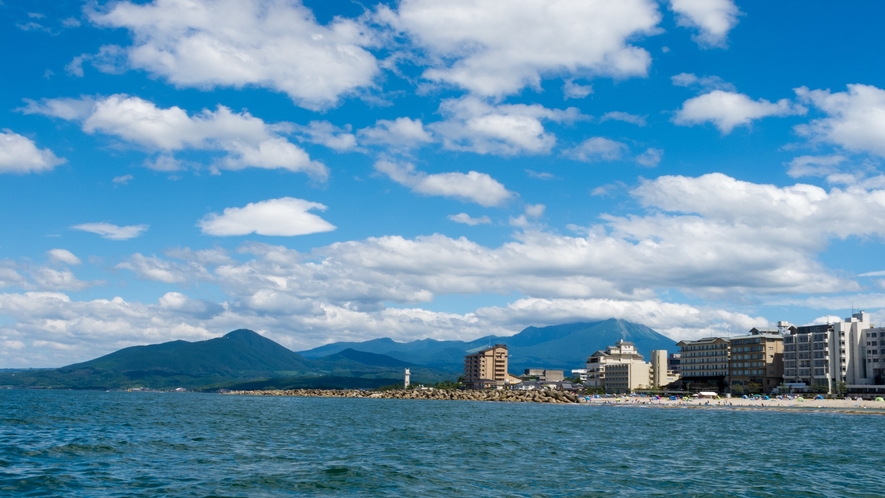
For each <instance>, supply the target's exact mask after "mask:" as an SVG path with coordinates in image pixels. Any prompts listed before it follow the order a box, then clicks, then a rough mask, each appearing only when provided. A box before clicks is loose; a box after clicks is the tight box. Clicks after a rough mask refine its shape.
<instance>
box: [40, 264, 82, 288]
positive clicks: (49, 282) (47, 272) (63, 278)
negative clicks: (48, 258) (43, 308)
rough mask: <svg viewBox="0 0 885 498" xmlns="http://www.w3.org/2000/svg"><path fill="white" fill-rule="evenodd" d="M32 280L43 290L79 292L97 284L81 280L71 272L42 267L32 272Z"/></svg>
mask: <svg viewBox="0 0 885 498" xmlns="http://www.w3.org/2000/svg"><path fill="white" fill-rule="evenodd" d="M30 275H31V278H32V279H34V283H35V284H36V285H37V287H38V288H40V289H43V290H53V291H56V290H71V291H78V290H81V289H85V288H86V287H89V286H92V285H95V284H96V283H97V282H84V281H82V280H79V279H78V278H77V277H76V276H75V275H74V273H73V272H72V271H71V270H68V269H63V270H56V269H53V268H46V267H41V268H37V269H35V270H32V271H31V272H30Z"/></svg>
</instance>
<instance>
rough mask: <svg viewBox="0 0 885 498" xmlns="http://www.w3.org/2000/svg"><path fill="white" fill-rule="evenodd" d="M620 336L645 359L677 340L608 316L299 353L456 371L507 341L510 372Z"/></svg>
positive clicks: (575, 361) (570, 364)
mask: <svg viewBox="0 0 885 498" xmlns="http://www.w3.org/2000/svg"><path fill="white" fill-rule="evenodd" d="M621 339H624V340H626V341H630V342H633V343H634V344H635V345H636V348H637V350H638V351H639V352H640V353H641V354H642V355H643V356H645V358H646V359H649V358H650V355H651V351H652V350H653V349H666V350H667V351H670V352H675V351H676V342H675V341H673V340H672V339H670V338H668V337H666V336H664V335H662V334H660V333H658V332H656V331H654V330H653V329H651V328H649V327H646V326H645V325H640V324H637V323H632V322H628V321H626V320H617V319H609V320H603V321H599V322H581V323H568V324H563V325H551V326H549V327H528V328H526V329H524V330H523V331H522V332H520V333H518V334H516V335H513V336H510V337H499V336H486V337H481V338H479V339H476V340H475V341H469V342H465V341H437V340H433V339H423V340H420V341H412V342H405V343H401V342H395V341H393V340H391V339H387V338H384V339H374V340H371V341H365V342H336V343H332V344H326V345H325V346H320V347H318V348H315V349H311V350H308V351H301V352H300V353H299V354H301V355H302V356H304V357H305V358H319V357H323V356H328V355H330V354H335V353H340V352H342V351H344V350H347V349H352V350H355V351H363V352H366V353H375V354H382V355H385V356H389V357H391V358H395V359H397V360H401V361H406V362H410V363H414V364H420V365H424V366H426V367H430V368H435V369H439V370H445V371H449V372H460V371H462V370H463V368H464V355H465V354H467V352H468V351H472V350H474V349H477V348H481V347H484V346H488V345H489V344H501V343H502V344H506V345H507V349H508V350H509V353H510V371H511V372H514V373H518V372H520V371H521V370H523V369H525V368H561V369H565V370H570V369H572V368H582V367H583V366H584V364H585V363H586V361H587V357H588V356H590V355H591V354H593V353H594V352H596V351H598V350H600V349H605V348H606V347H608V346H611V345H614V344H615V343H616V342H618V341H619V340H621Z"/></svg>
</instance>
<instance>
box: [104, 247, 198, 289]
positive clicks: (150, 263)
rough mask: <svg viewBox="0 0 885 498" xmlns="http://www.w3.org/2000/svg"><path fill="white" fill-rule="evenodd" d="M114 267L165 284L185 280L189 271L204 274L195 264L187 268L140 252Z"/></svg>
mask: <svg viewBox="0 0 885 498" xmlns="http://www.w3.org/2000/svg"><path fill="white" fill-rule="evenodd" d="M116 268H120V269H124V270H129V271H131V272H133V273H135V274H136V275H138V276H139V277H140V278H143V279H146V280H156V281H157V282H163V283H167V284H172V283H181V282H185V281H187V280H188V278H189V276H190V275H189V274H190V273H193V274H195V275H198V276H200V275H204V274H205V272H203V271H201V268H200V267H199V266H196V265H191V267H190V268H188V267H187V266H186V265H185V266H181V265H176V264H173V263H170V262H168V261H164V260H162V259H160V258H158V257H156V256H144V255H142V254H140V253H135V254H133V255H132V256H130V257H129V258H128V259H127V260H126V261H123V262H122V263H119V264H118V265H117V266H116ZM189 270H190V271H189ZM195 279H196V278H195Z"/></svg>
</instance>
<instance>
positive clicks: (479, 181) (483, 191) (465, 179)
mask: <svg viewBox="0 0 885 498" xmlns="http://www.w3.org/2000/svg"><path fill="white" fill-rule="evenodd" d="M375 169H376V170H378V171H379V172H381V173H384V174H385V175H387V176H388V177H389V178H390V179H391V180H393V181H395V182H396V183H399V184H400V185H403V186H406V187H409V188H410V189H412V191H413V192H417V193H419V194H424V195H433V196H442V197H452V198H455V199H459V200H462V201H468V202H475V203H477V204H479V205H481V206H500V205H501V204H504V203H505V202H507V200H508V199H510V198H511V197H513V196H514V194H513V192H510V191H509V190H507V189H506V188H505V187H504V185H501V184H500V183H498V182H497V181H496V180H495V179H494V178H492V177H491V176H489V175H487V174H485V173H478V172H476V171H469V172H467V173H457V172H453V173H436V174H427V173H424V172H422V171H417V170H416V169H415V166H414V165H413V164H410V163H403V164H398V163H394V162H390V161H384V160H381V161H377V162H376V163H375Z"/></svg>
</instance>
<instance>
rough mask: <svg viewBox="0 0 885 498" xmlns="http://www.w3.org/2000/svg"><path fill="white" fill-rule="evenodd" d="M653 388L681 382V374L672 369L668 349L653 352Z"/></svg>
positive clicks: (651, 370) (651, 371)
mask: <svg viewBox="0 0 885 498" xmlns="http://www.w3.org/2000/svg"><path fill="white" fill-rule="evenodd" d="M650 376H651V386H650V387H656V388H660V387H664V386H666V385H668V384H671V383H673V382H676V381H677V380H679V374H677V373H676V372H674V371H673V370H671V369H670V361H669V357H668V356H667V350H666V349H655V350H652V352H651V369H650Z"/></svg>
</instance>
